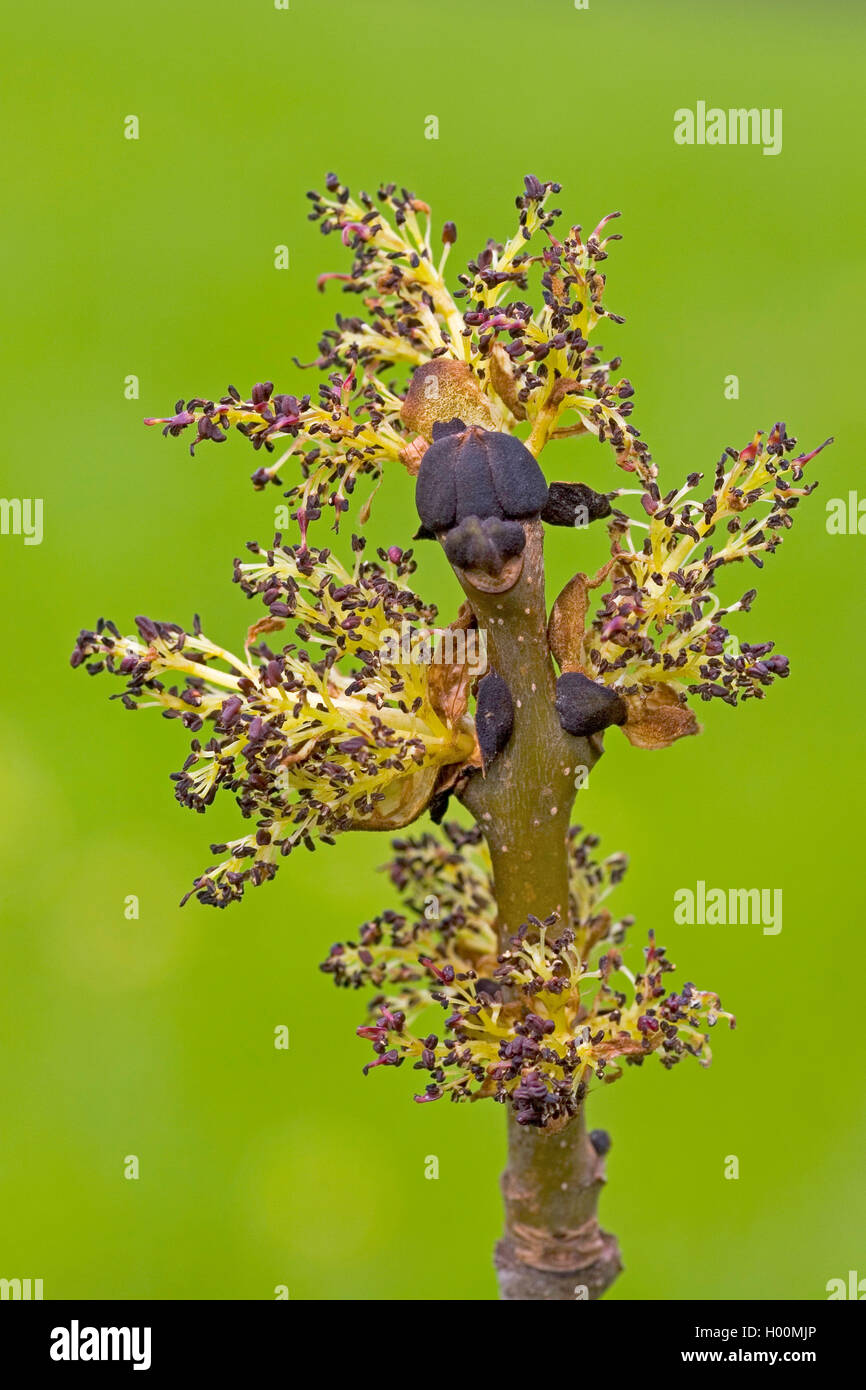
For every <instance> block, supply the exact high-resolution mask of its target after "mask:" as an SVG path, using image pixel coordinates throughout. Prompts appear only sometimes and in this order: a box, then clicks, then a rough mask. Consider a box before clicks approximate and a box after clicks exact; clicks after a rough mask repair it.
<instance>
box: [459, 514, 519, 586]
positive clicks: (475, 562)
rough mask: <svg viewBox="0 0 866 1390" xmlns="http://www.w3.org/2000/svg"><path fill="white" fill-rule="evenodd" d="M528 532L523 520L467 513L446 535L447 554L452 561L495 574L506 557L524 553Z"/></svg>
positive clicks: (464, 566)
mask: <svg viewBox="0 0 866 1390" xmlns="http://www.w3.org/2000/svg"><path fill="white" fill-rule="evenodd" d="M525 545H526V533H525V532H524V530H523V527H522V526H521V524H520V522H519V521H500V520H499V518H498V517H496V516H488V517H485V518H484V520H483V521H482V519H481V518H480V517H478V516H467V517H466V519H465V520H464V521H461V522H460V523H459V525H457V526H455V527H453V528H452V529H451V530H450V531H449V532H448V534H447V535H446V537H445V540H444V542H443V546H444V549H445V554H446V555H447V556H448V559H449V560H450V562H451V564H452V565H456V566H457V567H458V568H459V569H463V570H483V571H484V573H485V574H490V575H495V574H499V573H500V572H501V570H502V567H503V565H504V564H505V562H506V560H511V559H513V558H514V556H515V555H520V554H522V552H523V549H524V546H525Z"/></svg>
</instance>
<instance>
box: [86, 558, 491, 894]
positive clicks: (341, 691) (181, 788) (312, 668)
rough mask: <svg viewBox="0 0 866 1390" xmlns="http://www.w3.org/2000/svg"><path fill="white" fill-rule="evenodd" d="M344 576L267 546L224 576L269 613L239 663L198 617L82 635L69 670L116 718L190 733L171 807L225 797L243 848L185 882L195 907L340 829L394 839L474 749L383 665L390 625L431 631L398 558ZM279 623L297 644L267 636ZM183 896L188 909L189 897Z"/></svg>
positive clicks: (324, 561) (403, 676)
mask: <svg viewBox="0 0 866 1390" xmlns="http://www.w3.org/2000/svg"><path fill="white" fill-rule="evenodd" d="M361 546H362V543H361V542H356V564H355V567H354V569H353V571H351V572H350V571H349V570H347V569H345V568H344V567H343V565H342V564H341V563H340V562H339V561H338V560H337V559H336V557H335V556H334V555H333V554H331V553H330V551H328V550H308V549H306V548H305V547H295V546H284V545H282V544H280V538H279V537H277V538H276V540H275V543H274V545H273V546H272V547H271V548H269V549H267V550H262V549H260V547H259V546H258V545H255V544H252V545H250V547H249V549H250V550H251V552H252V554H253V556H254V558H253V559H252V560H250V561H248V562H246V563H241V562H240V561H236V562H235V580H236V582H237V583H239V585H240V586H241V588H242V589H243V591H244V592H245V593H246V594H247V595H248V596H249V597H253V596H257V597H259V598H261V599H262V601H263V602H264V604H265V607H266V609H267V615H266V616H265V617H264V618H262V619H260V620H259V621H258V622H257V623H255V624H254V625H253V626H252V627H251V628H250V631H249V633H248V636H247V642H246V645H245V647H244V655H243V656H242V657H240V656H236V655H234V654H233V653H232V652H229V651H226V650H225V649H224V648H222V647H219V646H217V645H216V644H215V643H213V642H211V641H210V640H209V639H208V638H207V637H206V636H205V635H204V633H203V632H202V631H201V628H200V625H199V622H198V619H196V621H195V623H194V625H193V630H192V632H188V631H186V630H185V629H184V628H182V627H180V626H178V625H177V624H176V623H164V622H154V621H152V620H151V619H149V618H144V617H140V618H138V619H136V624H137V627H138V632H139V637H138V639H135V638H132V637H124V636H121V634H120V632H119V630H118V628H117V627H116V626H115V625H114V623H112V622H106V621H104V620H100V622H99V623H98V624H97V627H96V630H95V631H88V630H85V631H82V632H81V633H80V635H79V637H78V641H77V643H76V646H75V650H74V651H73V654H72V658H71V660H72V665H73V666H79V665H82V664H84V665H85V666H86V669H87V670H88V672H89V673H90V674H91V675H96V674H98V673H99V672H100V671H103V670H107V671H109V672H110V673H112V674H113V675H117V676H121V677H123V678H125V679H126V682H127V685H126V690H125V692H124V693H123V695H122V696H121V698H122V700H123V703H124V704H125V705H126V706H127V707H128V708H132V709H135V708H138V707H156V708H160V709H161V710H162V712H163V715H164V716H165V717H166V718H168V719H179V720H180V721H181V722H182V723H183V724H184V725H185V727H186V728H187V729H188V730H189V731H190V732H191V733H192V734H194V735H195V737H194V738H193V740H192V744H191V751H190V754H189V757H188V758H187V759H186V762H185V763H184V765H183V768H182V769H181V771H180V772H178V773H175V774H173V778H174V782H175V791H176V796H177V799H178V800H179V801H180V802H181V803H182V804H183V805H185V806H189V807H191V808H192V809H193V810H195V811H204V810H205V808H206V807H208V806H210V805H211V803H212V802H213V800H214V798H215V796H216V794H217V792H218V791H219V790H220V789H224V790H226V791H230V792H232V793H233V794H234V796H235V798H236V800H237V803H238V805H239V807H240V809H241V812H242V814H243V816H244V817H246V818H248V819H254V820H255V823H256V828H255V830H254V831H252V832H251V833H250V834H248V835H245V836H242V837H241V838H239V839H236V840H233V841H231V842H230V843H228V844H222V845H213V846H211V850H212V853H214V854H224V855H227V857H226V858H225V859H224V860H223V861H222V862H221V863H219V864H218V865H217V866H216V867H214V868H210V869H208V870H207V871H206V872H205V873H204V874H202V875H201V876H200V877H199V878H198V879H196V881H195V886H194V891H195V893H196V896H197V897H198V898H199V900H200V901H201V902H204V903H211V904H213V905H215V906H217V907H225V906H226V905H227V904H228V903H229V902H232V901H233V900H235V899H236V898H239V897H240V896H241V894H242V892H243V890H244V887H245V885H246V884H247V883H252V884H254V885H255V884H259V883H262V882H264V881H266V880H267V879H270V878H273V876H274V874H275V873H276V871H277V868H278V865H279V862H280V859H281V858H283V857H284V856H285V855H287V854H289V853H290V851H291V850H292V849H293V848H294V847H295V846H296V845H297V844H299V843H302V844H304V845H305V846H306V847H307V848H308V849H312V848H313V845H314V840H315V839H318V840H323V841H325V842H326V843H330V842H331V840H332V837H333V836H334V835H335V834H337V833H338V832H340V831H343V830H347V829H383V828H384V829H397V828H399V827H400V826H401V825H405V824H407V823H408V822H409V821H411V820H414V819H415V818H416V817H417V816H418V815H419V814H420V813H421V811H422V810H423V809H424V807H425V806H426V805H427V804H428V803H429V801H430V800H431V798H432V796H433V794H434V790H435V787H436V782H437V778H438V777H439V775H440V772H441V771H442V769H443V768H446V767H448V766H449V765H453V764H460V763H462V762H464V761H465V760H466V759H468V758H470V757H471V756H472V754H473V751H474V747H475V739H474V732H473V726H472V721H471V719H469V718H468V716H466V714H465V701H463V702H462V704H461V703H460V702H459V701H458V702H456V703H455V702H454V700H453V699H452V700H451V702H450V703H448V704H445V703H444V702H443V701H442V700H441V699H440V698H439V689H438V687H437V686H436V685H435V684H434V682H433V680H432V679H431V669H434V668H430V667H428V666H424V665H419V664H417V663H414V662H411V661H409V662H408V663H404V662H403V661H402V659H401V653H400V651H399V650H398V651H396V652H393V651H392V650H391V648H390V647H389V646H388V644H386V643H384V642H383V640H382V637H383V634H384V633H385V632H387V631H391V630H393V628H394V627H398V628H399V626H400V624H401V622H404V621H405V622H408V623H410V624H411V623H415V622H418V623H423V624H429V623H430V622H431V621H432V620H433V618H434V617H435V609H433V608H431V607H428V606H425V605H424V604H422V603H421V601H420V600H419V599H418V598H417V596H416V595H415V594H414V593H413V592H412V591H411V590H410V589H407V588H405V586H404V585H403V583H402V582H401V581H402V580H403V578H404V577H405V576H406V575H407V574H409V573H411V571H412V570H413V569H414V561H413V560H412V555H411V551H409V552H405V553H404V552H402V551H400V550H399V549H398V548H396V547H394V548H392V550H391V551H390V552H388V553H387V554H382V555H381V556H380V559H381V561H382V563H379V562H376V561H363V560H362V559H361V555H360V549H359V547H361ZM286 623H291V624H292V626H293V629H294V636H295V639H296V640H295V641H292V642H289V643H287V644H286V645H283V646H279V647H277V646H276V645H273V646H272V645H269V643H268V642H267V641H265V640H264V638H265V636H266V635H267V636H269V637H270V636H272V634H274V633H276V632H278V631H280V630H281V629H282V628H283V627H284V626H285V624H286ZM187 896H189V895H187Z"/></svg>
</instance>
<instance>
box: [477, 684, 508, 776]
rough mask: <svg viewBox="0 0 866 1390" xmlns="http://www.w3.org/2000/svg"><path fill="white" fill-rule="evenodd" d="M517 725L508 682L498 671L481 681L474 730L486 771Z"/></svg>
mask: <svg viewBox="0 0 866 1390" xmlns="http://www.w3.org/2000/svg"><path fill="white" fill-rule="evenodd" d="M513 728H514V701H513V700H512V698H511V691H510V690H509V689H508V686H507V685H506V683H505V681H504V680H503V679H502V677H501V676H500V675H497V673H496V672H495V671H488V672H487V675H486V676H484V677H482V679H481V680H480V681H479V682H478V700H477V704H476V709H475V730H476V733H477V734H478V746H479V748H480V749H481V758H482V761H483V763H484V770H485V772H486V770H487V768H488V767H489V766H490V764H491V763H492V762H493V759H494V758H495V757H496V755H497V753H501V752H502V750H503V748H504V747H505V745H506V744H507V742H508V740H509V739H510V738H511V731H512V729H513Z"/></svg>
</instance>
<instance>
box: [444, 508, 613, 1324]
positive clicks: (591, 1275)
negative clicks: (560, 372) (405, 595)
mask: <svg viewBox="0 0 866 1390" xmlns="http://www.w3.org/2000/svg"><path fill="white" fill-rule="evenodd" d="M526 534H527V544H526V549H525V552H524V563H523V569H522V572H521V575H520V578H519V579H518V581H517V583H516V584H514V585H513V587H512V588H510V589H508V590H507V591H505V592H499V593H491V592H487V591H483V590H480V589H478V588H476V587H475V585H474V584H473V583H472V582H471V580H470V578H469V577H468V576H467V574H466V573H465V572H463V571H461V570H457V571H456V573H457V577H458V579H459V580H460V582H461V584H462V585H463V588H464V590H465V592H466V595H467V598H468V599H469V602H470V604H471V606H472V609H473V612H474V613H475V616H476V619H477V621H478V625H479V627H480V628H482V629H484V630H485V631H486V634H487V650H488V661H489V667H490V669H492V670H494V671H496V672H497V674H498V675H500V676H501V677H502V678H503V679H504V680H505V681H506V683H507V684H508V687H509V690H510V692H511V697H512V700H513V703H514V727H513V731H512V734H511V737H510V739H509V741H508V743H507V744H506V746H505V748H504V749H503V750H502V752H501V753H499V755H498V756H497V757H496V758H495V759H494V761H493V762H492V764H491V765H490V766H489V767H488V769H487V771H486V774H485V775H484V776H482V775H480V774H478V775H475V776H474V777H472V778H471V779H470V780H469V782H468V784H467V786H466V788H465V790H464V791H463V793H462V800H463V802H464V804H465V805H466V806H467V807H468V808H469V810H470V811H471V812H472V814H473V815H474V816H475V818H476V820H477V821H478V824H479V825H480V827H481V829H482V831H483V832H484V836H485V838H486V840H487V844H488V846H489V849H490V855H491V861H492V866H493V880H494V890H495V894H496V902H497V909H498V923H499V945H500V950H505V949H507V947H508V944H509V941H510V939H511V937H512V936H514V934H515V933H516V932H517V931H518V929H519V928H520V926H521V925H522V924H523V923H524V922H526V920H527V917H528V915H529V914H530V913H531V914H533V915H535V916H536V917H539V918H542V919H543V918H545V917H547V916H549V915H550V914H552V913H556V914H557V916H558V917H559V919H560V921H562V922H567V921H568V918H569V893H568V852H567V843H566V837H567V832H568V826H569V821H570V818H571V809H572V805H573V803H574V797H575V787H576V785H577V784H578V782H579V780H580V769H581V768H582V769H585V771H587V772H588V770H589V769H590V768H591V767H592V766H593V764H594V763H595V762H596V761H597V759H598V757H599V754H600V751H601V750H600V747H599V746H598V744H597V742H596V741H595V740H593V741H590V740H588V739H584V738H574V737H572V736H571V735H570V734H567V733H565V731H564V730H563V729H562V728H561V726H560V723H559V719H558V717H557V714H556V710H555V708H554V698H555V675H554V668H553V663H552V660H551V656H550V650H549V646H548V641H547V613H546V604H545V595H544V557H543V530H542V525H541V523H540V522H538V521H535V522H530V523H528V524H527V526H526ZM603 1181H604V1177H603V1165H602V1160H601V1158H600V1157H599V1156H598V1154H596V1152H595V1150H594V1148H593V1147H592V1144H591V1143H590V1141H589V1139H588V1137H587V1134H586V1128H585V1121H584V1115H583V1106H582V1105H581V1107H580V1109H579V1111H578V1113H577V1114H576V1115H574V1116H573V1117H571V1118H569V1119H568V1120H567V1121H565V1122H561V1123H559V1124H558V1125H557V1124H550V1125H548V1126H547V1127H545V1128H544V1129H534V1128H530V1127H527V1126H522V1125H520V1124H518V1123H517V1121H516V1120H515V1119H514V1116H513V1114H510V1115H509V1124H508V1166H507V1168H506V1170H505V1173H504V1174H503V1180H502V1186H503V1194H504V1198H505V1230H504V1234H503V1237H502V1239H501V1240H500V1242H499V1244H498V1245H497V1248H496V1257H495V1259H496V1267H497V1271H498V1274H499V1284H500V1295H501V1297H502V1298H503V1299H507V1300H546V1299H573V1298H575V1297H588V1298H592V1299H595V1298H599V1297H600V1296H601V1294H603V1293H604V1291H605V1289H606V1288H608V1287H609V1285H610V1284H611V1283H612V1282H613V1280H614V1278H615V1277H616V1274H617V1273H618V1271H619V1268H620V1264H619V1252H618V1248H617V1244H616V1240H615V1239H614V1237H612V1236H609V1235H606V1234H604V1233H603V1232H601V1231H600V1229H599V1226H598V1220H597V1217H596V1215H595V1210H596V1205H597V1202H598V1196H599V1191H600V1188H601V1185H602V1183H603Z"/></svg>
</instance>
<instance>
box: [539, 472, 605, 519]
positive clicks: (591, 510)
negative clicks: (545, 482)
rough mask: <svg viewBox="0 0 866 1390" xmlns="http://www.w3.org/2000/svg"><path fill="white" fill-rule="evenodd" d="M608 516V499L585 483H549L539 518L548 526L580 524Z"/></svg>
mask: <svg viewBox="0 0 866 1390" xmlns="http://www.w3.org/2000/svg"><path fill="white" fill-rule="evenodd" d="M603 516H610V501H609V499H608V498H607V497H605V495H604V493H603V492H594V491H593V490H592V488H591V487H587V486H586V483H551V484H550V488H549V490H548V494H547V504H546V506H545V507H544V510H543V511H542V513H541V520H542V521H546V522H547V524H548V526H582V525H587V524H588V523H589V522H590V521H598V520H599V518H600V517H603Z"/></svg>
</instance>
